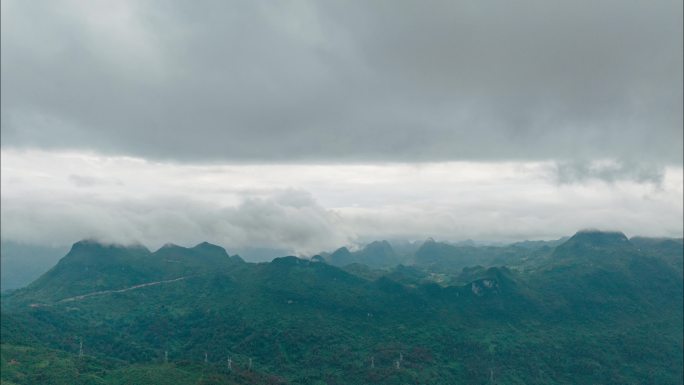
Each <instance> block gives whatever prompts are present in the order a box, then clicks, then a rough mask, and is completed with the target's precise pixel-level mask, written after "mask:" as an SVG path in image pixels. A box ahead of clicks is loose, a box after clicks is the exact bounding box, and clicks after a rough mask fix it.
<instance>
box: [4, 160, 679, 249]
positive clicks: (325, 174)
mask: <svg viewBox="0 0 684 385" xmlns="http://www.w3.org/2000/svg"><path fill="white" fill-rule="evenodd" d="M606 164H608V163H606ZM557 169H558V166H557V165H556V164H555V163H543V162H542V163H539V162H537V163H535V162H508V163H477V162H476V163H473V162H452V163H430V164H420V165H415V164H399V163H396V164H375V165H280V166H275V165H177V164H166V163H155V162H149V161H145V160H141V159H135V158H111V157H102V156H95V155H92V154H79V153H53V152H16V151H7V150H6V151H3V152H2V173H1V174H0V175H1V177H2V201H1V202H0V203H1V206H0V214H1V219H2V224H3V225H2V228H1V231H2V233H1V237H2V239H3V240H12V241H19V242H24V243H33V244H43V245H68V244H70V243H72V242H75V241H77V240H79V239H82V238H98V239H101V240H104V241H110V242H120V243H131V242H142V243H144V244H146V245H147V246H149V247H151V248H155V247H159V246H161V245H162V244H164V243H166V242H173V243H177V244H182V245H194V244H196V243H199V242H201V241H205V240H207V241H210V242H214V243H217V244H220V245H223V246H225V247H226V248H227V249H228V250H229V251H230V250H235V249H240V248H248V247H267V248H275V249H281V250H290V251H291V252H293V253H297V254H309V255H310V254H312V253H316V252H319V251H321V250H331V249H334V248H336V247H339V246H342V245H353V244H359V243H363V242H366V241H369V240H374V239H384V238H404V239H415V240H422V239H425V238H427V237H429V236H431V237H434V238H436V239H441V240H454V241H455V240H463V239H468V238H472V239H479V240H498V241H514V240H521V239H554V238H558V237H560V236H564V235H569V234H572V233H573V232H575V231H576V230H578V229H581V228H587V227H595V228H608V229H619V230H623V231H625V232H626V233H627V234H629V235H635V234H639V235H654V236H681V232H682V221H681V218H682V213H683V208H682V200H681V197H682V183H683V172H682V169H681V168H672V167H670V168H666V169H664V171H663V174H662V177H661V178H660V179H659V182H658V184H654V183H653V182H652V181H651V180H650V179H649V178H645V179H644V178H634V177H632V176H631V175H627V177H625V178H623V177H621V176H620V175H619V174H620V173H617V174H618V175H617V176H614V177H611V178H605V177H596V178H594V177H591V178H585V177H573V178H569V179H568V180H566V181H565V182H564V183H558V180H557ZM76 170H78V172H79V174H78V175H81V176H82V177H83V178H85V180H89V179H88V178H89V176H102V175H106V176H107V177H106V178H104V179H103V180H98V181H99V182H98V183H86V185H85V186H83V185H80V186H78V185H74V182H73V178H72V177H73V175H76V174H74V172H76ZM592 172H593V171H592ZM592 172H590V173H589V174H590V175H592V174H591V173H592ZM628 174H629V173H628ZM607 180H608V181H607ZM36 186H40V188H36ZM350 192H353V193H350Z"/></svg>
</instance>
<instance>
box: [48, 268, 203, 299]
mask: <svg viewBox="0 0 684 385" xmlns="http://www.w3.org/2000/svg"><path fill="white" fill-rule="evenodd" d="M189 277H190V276H189V275H186V276H184V277H179V278H174V279H167V280H165V281H155V282H147V283H141V284H139V285H135V286H130V287H125V288H123V289H116V290H102V291H96V292H93V293H88V294H82V295H77V296H75V297H69V298H64V299H61V300H59V301H57V303H61V302H72V301H80V300H82V299H85V298H88V297H93V296H96V295H104V294H111V293H123V292H126V291H130V290H136V289H141V288H143V287H147V286H154V285H159V284H162V283H170V282H176V281H181V280H184V279H186V278H189Z"/></svg>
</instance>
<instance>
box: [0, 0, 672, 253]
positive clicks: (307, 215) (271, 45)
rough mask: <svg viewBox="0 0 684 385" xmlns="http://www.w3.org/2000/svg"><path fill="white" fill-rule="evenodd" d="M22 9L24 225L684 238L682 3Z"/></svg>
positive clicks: (16, 4) (5, 180) (177, 235)
mask: <svg viewBox="0 0 684 385" xmlns="http://www.w3.org/2000/svg"><path fill="white" fill-rule="evenodd" d="M1 7H2V9H1V17H2V20H1V21H2V24H1V28H2V31H1V32H2V34H1V39H2V55H1V64H2V67H1V68H2V82H1V91H2V99H1V108H2V110H1V112H2V113H1V118H0V123H1V125H2V131H1V140H2V148H1V152H2V208H1V214H2V233H1V235H2V238H3V239H12V240H19V241H24V242H32V243H51V244H64V243H71V242H74V241H76V240H78V239H80V238H85V237H99V238H102V239H105V240H113V241H120V242H129V241H141V242H143V243H146V244H148V245H150V246H155V245H158V244H161V243H164V242H167V241H173V242H176V243H183V242H186V243H192V242H196V241H201V240H204V239H208V240H211V241H215V242H218V243H222V244H223V245H224V246H226V247H228V248H229V249H230V247H231V246H234V247H244V246H249V245H255V246H256V245H258V246H271V247H284V248H288V249H291V250H294V251H297V252H302V253H307V252H313V251H318V250H317V249H322V248H331V247H335V246H339V245H342V244H353V243H355V242H359V241H360V240H363V239H371V238H375V237H377V238H383V237H397V236H400V237H406V238H413V239H422V238H425V237H428V236H433V237H435V238H441V239H445V240H458V239H465V238H476V239H490V240H492V239H501V240H512V239H523V238H554V237H558V236H561V235H567V234H571V233H572V232H574V231H575V230H577V229H579V228H584V227H600V228H610V229H619V230H624V231H626V232H628V233H630V234H647V235H668V236H681V233H682V228H683V225H682V161H683V145H682V143H683V137H682V132H683V128H682V125H683V120H682V102H683V100H682V67H683V62H682V34H683V31H682V2H681V0H662V1H661V0H656V1H624V0H615V1H602V0H592V1H583V0H574V1H541V0H540V1H519V2H515V3H512V2H509V1H499V0H491V1H484V2H483V1H443V2H432V1H428V2H425V1H420V2H419V1H412V2H408V1H372V2H368V1H354V2H350V1H340V2H336V1H310V2H309V1H291V2H259V1H244V2H239V1H192V2H188V1H123V0H118V1H66V0H65V1H57V0H55V1H13V0H3V1H2V3H1Z"/></svg>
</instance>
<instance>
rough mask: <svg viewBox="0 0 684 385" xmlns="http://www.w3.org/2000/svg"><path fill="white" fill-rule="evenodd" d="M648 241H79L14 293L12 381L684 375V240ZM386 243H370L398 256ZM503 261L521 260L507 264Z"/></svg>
mask: <svg viewBox="0 0 684 385" xmlns="http://www.w3.org/2000/svg"><path fill="white" fill-rule="evenodd" d="M639 242H641V241H640V240H638V242H636V243H637V244H638V245H639V246H637V244H633V243H632V242H631V241H630V240H629V239H626V237H624V235H622V234H620V233H602V232H580V233H578V234H576V235H575V236H573V237H571V238H570V239H568V240H567V241H566V242H564V243H562V244H560V245H558V246H557V247H554V248H550V247H549V245H547V244H544V245H538V246H537V245H527V246H525V247H523V246H510V247H477V246H452V247H454V248H457V249H459V250H458V251H457V252H454V251H453V249H452V248H450V247H444V246H442V245H439V244H438V245H432V244H429V242H426V243H427V246H426V245H425V244H424V245H423V246H421V248H420V249H419V250H418V251H420V253H418V252H416V255H418V254H420V255H421V257H424V259H423V260H422V261H421V263H416V264H413V265H398V266H395V267H392V268H383V269H378V268H376V267H368V266H364V265H360V264H358V263H357V264H354V263H352V264H351V265H349V264H348V265H347V266H345V268H344V269H342V268H339V267H336V266H333V265H332V264H330V263H329V262H330V260H331V257H332V255H329V256H327V258H325V259H326V260H327V261H328V262H325V261H323V258H315V259H312V260H306V259H300V258H296V257H283V258H276V259H274V260H273V261H271V262H270V263H258V264H255V263H246V262H244V261H242V260H241V259H240V258H239V257H236V256H232V257H231V256H229V255H228V254H227V253H226V252H225V250H224V249H222V248H220V247H218V246H214V245H210V244H200V245H198V246H196V247H193V248H182V247H178V246H173V245H167V246H165V247H163V248H162V249H160V250H158V251H155V252H150V251H149V250H147V249H145V248H143V247H140V246H132V247H124V246H117V245H102V244H99V243H95V242H87V241H86V242H79V243H77V244H75V245H74V247H73V248H72V250H71V251H70V252H69V253H68V254H67V255H66V256H65V257H64V258H63V259H62V260H61V261H60V262H59V263H58V264H57V265H56V266H55V267H54V268H53V269H51V270H50V271H49V272H47V273H46V274H44V275H43V276H42V277H40V278H39V279H38V280H36V281H35V282H34V283H32V284H31V285H29V286H28V287H26V288H24V289H22V290H17V291H15V292H12V293H9V294H6V295H3V297H2V323H1V329H0V330H1V332H2V334H1V337H2V358H1V359H2V365H3V366H2V375H1V376H2V377H1V378H2V381H3V384H4V383H15V384H30V383H55V384H80V383H84V384H86V383H88V384H124V383H135V384H155V383H178V384H196V383H206V384H209V383H212V384H261V383H270V384H277V383H288V384H372V383H377V384H405V383H414V384H493V383H494V384H497V383H498V384H571V383H600V384H678V383H681V382H682V379H683V371H684V370H683V364H682V360H683V353H682V349H683V346H682V339H681V334H682V322H683V321H684V317H683V314H682V313H683V307H682V299H683V282H682V275H681V272H680V271H678V270H677V267H676V265H673V264H672V263H671V259H672V258H671V255H670V254H668V255H670V256H668V257H665V256H663V255H661V254H659V253H661V252H663V251H664V250H670V249H668V248H667V247H666V246H662V245H660V244H658V245H659V246H650V247H649V248H648V252H646V251H644V250H645V249H644V246H643V244H644V242H642V243H639ZM435 243H436V242H435ZM646 243H648V242H646ZM386 246H387V245H384V244H383V243H382V242H379V243H377V244H375V245H374V246H373V247H372V248H368V247H367V248H366V249H368V250H370V251H372V252H373V253H378V255H384V256H385V257H387V258H390V257H393V256H396V253H395V254H394V255H393V254H392V252H391V251H390V250H391V246H390V248H387V247H386ZM376 248H377V249H376ZM430 248H433V249H430ZM464 248H465V249H466V250H469V248H475V249H480V248H482V249H483V250H479V251H478V253H480V255H483V256H485V257H486V258H485V260H484V261H483V260H477V259H474V260H473V262H476V263H471V262H469V261H470V260H466V261H465V262H464V261H463V260H461V259H459V258H462V259H466V258H473V257H471V256H468V255H465V254H459V253H463V251H464V250H463V249H464ZM421 249H422V250H421ZM431 250H433V251H431ZM496 250H499V251H500V252H501V254H500V255H499V256H496V255H493V254H494V253H495V251H496ZM511 250H515V252H511ZM519 250H521V251H519ZM336 253H337V252H336ZM340 253H342V256H344V255H347V256H348V254H352V256H353V253H350V252H349V250H347V251H346V252H344V251H341V252H340ZM516 253H517V254H516ZM654 253H655V254H657V255H654ZM333 254H335V253H333ZM516 256H517V257H516ZM366 257H367V256H366ZM497 258H501V259H504V260H508V261H510V263H509V264H508V266H502V265H492V262H491V261H495V260H497ZM454 259H456V260H457V262H454ZM352 260H353V259H352ZM382 260H383V261H384V259H382ZM487 261H490V262H487ZM468 263H470V264H471V266H470V267H467V268H458V266H460V265H462V264H468ZM478 265H479V266H478ZM81 341H82V342H83V355H82V356H81V355H80V354H79V351H80V349H81V347H80V346H81V345H80V343H81ZM229 358H230V360H231V368H230V369H229V368H228V359H229Z"/></svg>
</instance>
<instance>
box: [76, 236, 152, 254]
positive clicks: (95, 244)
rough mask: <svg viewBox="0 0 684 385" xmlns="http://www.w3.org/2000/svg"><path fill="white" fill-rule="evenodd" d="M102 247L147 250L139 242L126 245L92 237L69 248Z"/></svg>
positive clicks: (93, 248)
mask: <svg viewBox="0 0 684 385" xmlns="http://www.w3.org/2000/svg"><path fill="white" fill-rule="evenodd" d="M102 249H123V250H143V251H146V252H149V250H147V248H146V247H145V246H144V245H142V244H140V243H132V244H128V245H124V244H120V243H111V242H104V241H99V240H97V239H93V238H87V239H82V240H80V241H78V242H76V243H74V244H73V245H72V246H71V250H72V251H74V250H102Z"/></svg>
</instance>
